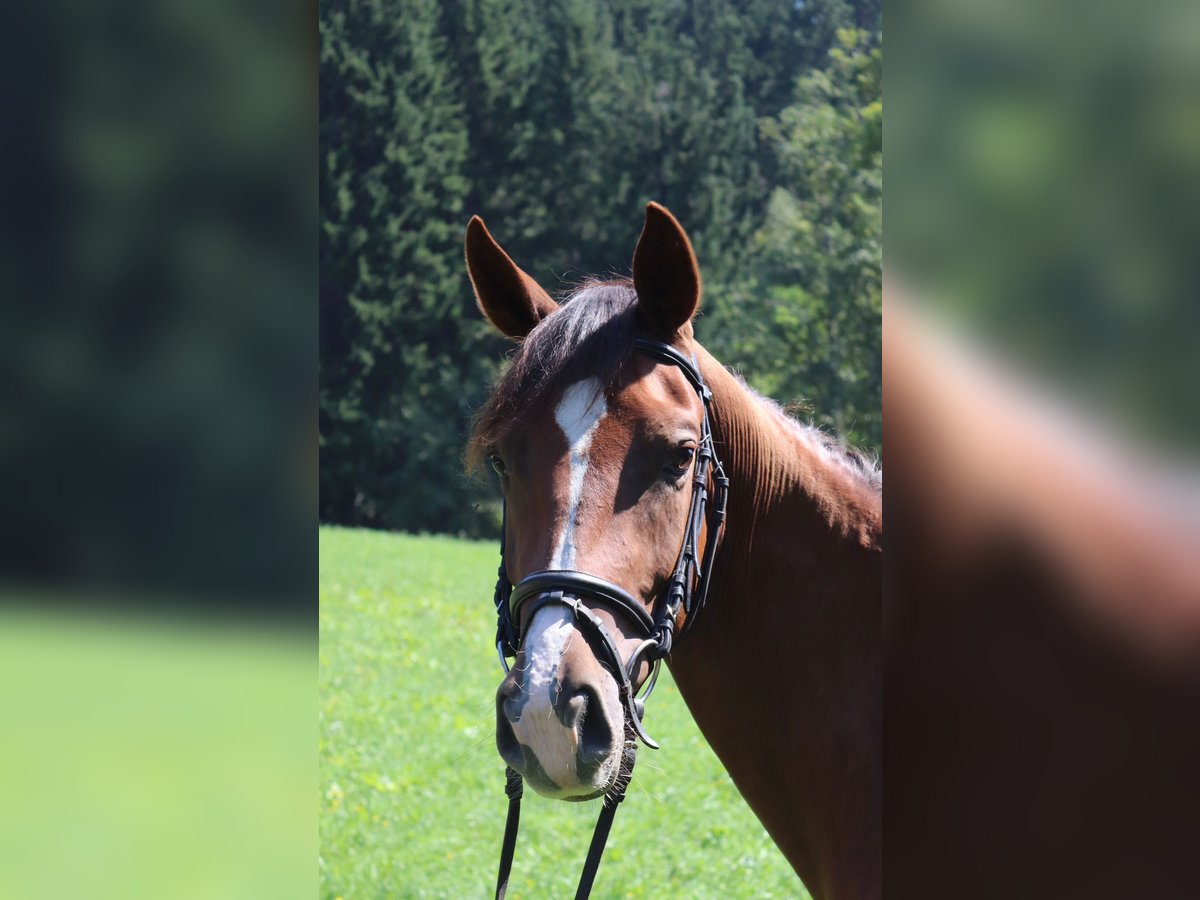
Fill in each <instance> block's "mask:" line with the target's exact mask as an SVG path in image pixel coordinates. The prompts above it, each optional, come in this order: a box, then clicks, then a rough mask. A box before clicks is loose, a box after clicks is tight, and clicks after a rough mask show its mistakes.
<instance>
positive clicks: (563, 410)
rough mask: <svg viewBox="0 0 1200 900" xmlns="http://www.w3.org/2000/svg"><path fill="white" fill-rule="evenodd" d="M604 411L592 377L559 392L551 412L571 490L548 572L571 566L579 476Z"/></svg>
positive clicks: (584, 471)
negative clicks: (562, 441)
mask: <svg viewBox="0 0 1200 900" xmlns="http://www.w3.org/2000/svg"><path fill="white" fill-rule="evenodd" d="M606 412H608V404H607V403H606V402H605V401H604V391H603V390H601V388H600V382H599V381H598V380H597V379H595V378H585V379H583V381H577V382H575V384H573V385H571V386H570V387H569V388H567V389H566V390H565V391H563V395H562V400H560V401H559V403H558V408H557V409H556V410H554V421H555V422H557V423H558V427H559V428H561V429H562V433H563V435H565V436H566V439H567V447H568V448H570V464H571V487H570V494H569V498H568V501H567V518H566V520H565V521H564V522H563V527H562V531H560V532H559V534H558V539H557V540H556V541H555V542H554V552H553V554H552V555H551V560H550V568H552V569H570V568H572V567H574V565H575V525H576V520H577V518H578V516H579V498H580V497H581V496H582V495H583V477H584V476H585V475H586V474H587V469H588V451H589V450H591V447H592V437H593V436H594V435H595V434H596V427H597V426H598V425H599V424H600V420H601V419H603V418H604V414H605V413H606Z"/></svg>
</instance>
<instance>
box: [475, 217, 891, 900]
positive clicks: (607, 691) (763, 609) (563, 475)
mask: <svg viewBox="0 0 1200 900" xmlns="http://www.w3.org/2000/svg"><path fill="white" fill-rule="evenodd" d="M466 259H467V266H468V270H469V273H470V276H471V281H472V284H473V286H474V289H475V294H476V298H477V300H478V303H479V308H480V309H481V310H482V312H483V314H484V315H485V316H486V317H487V319H488V320H489V321H490V322H491V323H492V324H493V325H494V326H495V327H496V328H497V329H499V330H500V331H501V332H502V333H503V334H505V335H507V336H508V337H509V338H512V339H514V340H517V341H519V342H520V344H519V349H518V351H517V353H516V355H515V358H514V360H513V364H512V366H511V368H510V369H509V370H508V372H507V373H506V374H505V376H504V377H503V378H502V379H501V380H500V382H499V384H498V386H497V388H496V390H495V392H494V393H493V396H492V397H491V398H490V400H489V401H488V403H487V405H486V406H485V407H484V409H483V410H481V412H480V414H479V416H478V417H477V421H476V428H475V432H474V434H473V436H472V441H471V449H470V454H471V456H472V457H473V460H474V462H475V463H480V462H482V461H483V460H485V459H490V460H491V462H492V464H493V466H494V467H495V468H496V470H497V471H498V472H499V473H500V474H501V479H502V483H503V491H504V496H505V503H506V528H505V542H504V547H503V552H504V559H505V562H506V566H507V578H508V579H509V580H511V582H512V583H513V584H516V583H518V582H519V581H521V579H523V578H525V577H526V576H527V575H529V574H530V573H533V572H537V571H540V570H552V571H560V570H574V571H575V572H579V573H586V574H587V576H594V577H595V578H597V579H603V580H604V581H605V582H607V583H610V584H614V585H617V586H619V588H621V589H623V590H624V592H626V595H629V596H632V597H633V598H636V600H637V601H638V602H639V603H641V604H643V605H644V607H645V609H646V610H647V612H650V611H652V610H653V609H654V608H655V604H656V602H657V600H658V599H659V598H660V595H661V593H662V592H663V590H664V587H665V586H666V585H667V583H668V580H669V578H670V577H671V575H672V572H673V571H674V570H675V567H676V562H677V559H678V557H679V556H680V546H681V541H682V539H683V536H684V534H685V531H686V529H687V525H688V519H689V501H690V498H691V496H692V492H691V491H690V490H688V489H687V488H688V487H689V486H690V485H691V484H692V478H691V476H692V475H693V474H695V473H693V471H692V470H693V468H694V467H695V466H696V465H698V463H697V459H698V458H703V454H702V453H699V451H701V450H703V447H702V446H701V444H702V440H703V426H704V424H705V404H704V402H703V401H702V394H701V393H698V391H697V389H696V386H695V384H694V383H689V380H688V378H686V377H685V374H686V373H685V371H684V368H685V367H684V366H681V365H672V364H669V363H668V362H666V361H663V360H662V359H657V358H654V357H653V356H649V355H646V354H645V353H637V352H634V341H635V339H637V338H639V337H640V338H647V337H648V338H650V339H652V340H654V341H658V342H662V343H665V344H668V345H669V346H670V347H672V348H674V349H675V350H677V351H678V352H679V353H680V354H682V355H683V357H685V358H686V359H688V360H693V361H694V365H695V366H696V368H697V369H698V370H699V373H700V375H702V379H703V384H706V385H707V387H708V389H709V390H711V403H710V405H709V410H708V414H709V416H710V417H711V434H712V444H713V447H714V448H715V449H716V451H717V453H718V455H719V456H720V458H721V459H722V460H723V461H724V465H725V470H726V473H727V476H728V480H729V486H728V497H729V502H728V518H727V525H726V527H725V530H724V533H723V534H722V535H721V536H720V539H719V544H718V545H717V546H716V552H715V557H714V564H713V569H712V576H711V589H710V591H709V595H708V600H707V603H706V605H705V608H704V609H703V611H702V613H701V612H700V610H699V609H693V610H692V614H693V618H694V621H692V622H691V623H681V626H687V631H686V633H681V634H679V635H678V636H677V637H676V639H675V641H674V646H673V648H672V650H671V652H670V654H669V656H668V657H667V663H668V665H669V666H670V668H671V671H672V673H673V675H674V678H675V682H676V683H677V685H678V686H679V690H680V692H681V693H682V695H683V697H684V700H685V701H686V703H687V705H688V708H689V709H690V710H691V713H692V715H693V716H694V718H695V720H696V723H697V725H698V726H699V727H700V730H701V731H702V732H703V733H704V735H705V737H706V738H707V739H708V742H709V744H710V745H711V746H712V748H713V750H714V751H715V752H716V754H717V756H718V757H719V758H720V759H721V761H722V763H723V764H724V765H725V767H726V769H727V770H728V771H729V774H730V776H731V777H732V779H733V782H734V784H735V785H736V786H737V788H738V790H739V791H740V792H741V794H742V796H743V797H745V799H746V801H747V802H748V803H749V804H750V807H751V808H752V809H753V810H754V812H755V814H756V815H757V816H758V818H759V819H760V820H761V821H762V823H763V825H764V826H765V828H766V830H767V831H768V832H769V833H770V835H771V837H772V838H773V839H774V841H775V842H776V844H778V846H779V848H780V849H781V850H782V851H783V853H784V855H785V856H786V857H787V859H788V861H789V862H790V863H791V865H792V867H793V868H794V869H795V870H796V872H797V874H798V875H799V876H800V878H801V879H802V880H803V882H804V884H805V885H806V886H807V888H808V889H809V891H811V893H812V894H813V895H814V896H815V897H818V898H838V897H856V898H857V897H877V896H879V895H880V894H881V861H880V860H881V848H880V828H881V822H880V819H881V811H880V798H881V789H882V785H881V764H880V742H881V690H882V686H881V679H882V661H881V581H882V552H881V544H882V499H881V485H880V481H881V479H880V476H879V473H878V472H877V471H876V470H875V468H874V467H873V466H872V465H871V464H869V463H868V462H866V461H864V460H863V459H862V458H860V457H859V456H857V455H856V454H853V453H850V452H846V451H843V450H841V449H839V448H838V447H837V445H836V444H834V443H833V442H832V441H831V440H830V439H829V438H828V437H827V436H825V435H824V434H822V433H821V432H819V431H817V430H816V429H813V428H810V427H807V426H804V425H802V424H800V423H798V422H797V421H795V420H794V419H792V418H790V417H789V416H788V415H786V414H785V413H784V412H783V411H782V410H781V409H780V408H779V407H778V406H776V405H775V404H774V403H772V402H771V401H769V400H766V399H764V398H762V397H760V396H758V395H757V394H755V393H754V392H753V391H751V390H750V389H749V388H748V387H747V386H746V385H745V384H744V383H743V382H742V381H741V380H739V379H738V378H736V377H735V376H733V375H731V374H730V373H729V372H727V371H726V370H725V368H724V367H723V366H722V365H721V364H720V363H719V362H717V360H715V359H714V358H713V357H712V356H710V355H709V354H708V353H707V352H706V351H705V350H704V348H703V347H701V346H700V345H699V344H698V343H697V342H696V340H695V338H694V336H693V331H692V325H691V320H692V318H693V316H694V315H695V314H696V312H697V309H698V308H699V305H700V294H701V283H700V274H699V270H698V268H697V265H696V261H695V256H694V254H693V251H692V247H691V244H690V242H689V241H688V238H687V236H686V234H685V233H684V231H683V229H682V228H681V227H680V225H679V223H678V222H677V221H676V220H675V218H674V217H673V216H672V215H671V214H670V213H669V212H668V211H667V210H666V209H664V208H663V207H661V206H659V205H657V204H654V203H651V204H650V205H649V206H648V207H647V210H646V219H645V225H644V228H643V231H642V234H641V237H640V239H639V241H638V244H637V248H636V250H635V252H634V257H633V278H632V280H616V281H608V282H597V281H593V282H588V283H585V284H584V285H583V286H582V287H581V288H579V289H577V290H576V291H574V292H573V293H572V294H571V295H570V296H569V297H568V298H567V299H566V300H565V301H564V302H563V303H562V304H561V305H559V304H558V303H556V302H555V301H554V300H552V299H551V298H550V296H549V295H548V294H547V293H546V292H545V291H544V290H543V289H542V288H541V287H539V286H538V284H537V283H536V282H535V281H534V280H533V279H532V278H530V277H529V276H528V275H527V274H525V273H524V272H523V271H521V269H519V268H518V267H517V266H516V265H515V264H514V263H513V262H512V260H511V259H510V258H509V257H508V255H507V254H506V253H505V252H504V251H503V250H502V249H501V248H500V246H499V245H498V244H497V243H496V242H495V240H494V239H493V238H492V236H491V235H490V234H489V233H488V231H487V229H486V228H485V226H484V224H483V222H482V220H481V219H479V218H478V217H476V218H473V219H472V220H471V223H470V225H469V226H468V229H467V238H466ZM710 529H711V523H710ZM705 540H706V537H705V535H703V534H702V535H701V541H702V543H703V542H704V541H705ZM534 605H535V606H536V604H534ZM587 605H588V606H589V607H590V612H591V613H593V614H594V616H595V617H596V618H598V619H599V620H600V621H601V622H602V623H603V625H604V626H605V627H606V628H607V630H608V632H609V633H610V634H611V635H612V643H613V644H615V646H616V648H617V649H618V650H619V653H620V659H621V662H622V663H623V664H627V663H628V662H629V660H630V658H631V656H633V655H634V654H635V651H638V650H639V648H640V647H641V645H642V643H643V637H644V635H643V634H639V633H638V629H637V628H635V627H634V625H635V624H636V623H634V622H633V621H632V618H633V617H631V616H630V615H628V613H627V612H626V611H623V610H622V609H620V608H619V607H617V606H611V605H609V604H606V603H603V602H596V603H593V602H591V601H590V600H589V602H588V604H587ZM529 612H530V611H529V609H523V610H521V621H520V622H519V623H517V624H518V625H519V628H520V633H521V634H522V635H523V636H524V640H523V643H522V644H521V646H520V648H519V650H518V652H517V654H516V658H515V663H514V665H513V666H512V668H511V670H510V671H509V673H508V675H507V676H506V677H505V678H504V680H503V681H502V683H501V685H500V688H499V691H498V692H497V722H496V742H497V746H498V748H499V750H500V755H501V756H502V757H503V759H504V760H505V762H507V763H508V765H509V766H510V767H512V768H513V769H514V770H516V771H517V772H519V773H520V774H521V775H522V776H523V777H524V778H525V779H526V780H527V781H528V782H529V783H530V784H531V785H532V786H533V787H534V788H535V789H536V790H537V791H538V792H539V793H542V794H544V795H546V796H549V797H556V798H561V799H568V800H582V799H589V798H592V797H596V796H599V795H601V794H604V793H605V792H606V791H609V790H610V789H611V788H612V787H613V785H614V783H615V782H616V781H617V779H618V777H619V775H620V770H621V760H622V749H623V746H624V738H625V736H626V729H627V726H628V724H629V723H628V722H627V716H628V715H629V714H628V712H627V709H628V707H627V706H625V705H623V703H622V697H621V690H620V685H619V684H618V681H617V679H616V678H615V677H614V673H613V672H612V671H611V669H612V666H611V665H605V664H602V663H601V662H600V661H599V660H598V659H597V655H596V652H595V649H594V642H592V641H591V640H589V639H588V638H587V636H585V635H581V634H580V632H579V628H578V624H577V619H576V617H574V616H573V615H572V614H571V610H570V609H566V608H564V607H563V606H561V605H557V606H556V605H549V606H542V607H540V608H538V609H535V610H534V611H533V612H532V614H528V613H529ZM698 613H699V614H698ZM632 668H633V671H632V672H631V673H630V674H631V677H632V680H633V683H634V690H636V689H637V686H638V685H640V684H641V683H642V682H643V681H644V680H645V679H646V678H647V676H648V674H649V672H650V668H651V667H650V664H649V663H648V662H647V661H645V659H639V661H638V662H637V664H636V665H634V666H633V667H632ZM701 827H702V826H701Z"/></svg>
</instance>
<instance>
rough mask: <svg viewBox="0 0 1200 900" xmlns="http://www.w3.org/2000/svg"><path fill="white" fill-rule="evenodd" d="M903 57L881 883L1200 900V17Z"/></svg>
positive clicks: (1048, 22) (961, 7) (891, 282)
mask: <svg viewBox="0 0 1200 900" xmlns="http://www.w3.org/2000/svg"><path fill="white" fill-rule="evenodd" d="M888 40H889V51H888V53H889V56H888V68H887V83H888V92H889V113H888V115H889V118H888V131H887V157H886V158H887V164H886V165H887V168H888V173H887V184H888V214H887V219H886V225H885V228H886V239H887V245H888V260H889V266H890V267H891V272H890V274H889V275H888V276H887V277H886V278H885V282H886V286H885V301H884V408H885V410H886V413H887V416H886V425H885V428H884V435H885V446H886V448H887V451H886V452H887V460H888V476H887V496H886V510H887V513H886V516H887V528H888V533H889V539H888V540H889V547H888V552H889V559H890V562H889V569H888V581H887V597H886V604H887V607H886V609H887V617H886V619H885V628H886V634H885V645H886V648H887V665H888V668H887V674H886V679H885V698H884V699H885V704H884V708H885V714H886V717H887V726H886V730H885V747H884V753H885V761H886V762H885V767H886V771H887V777H886V779H885V785H886V787H885V797H884V811H885V825H886V833H885V841H884V855H885V860H884V871H885V872H886V873H887V887H888V894H889V896H896V897H921V898H923V900H924V898H931V897H955V898H959V897H975V898H991V897H996V898H999V897H1013V896H1021V897H1048V898H1059V897H1090V898H1100V897H1135V896H1136V897H1154V898H1168V897H1171V898H1173V897H1179V898H1185V897H1196V896H1200V872H1198V870H1197V868H1196V866H1195V848H1196V843H1195V836H1196V835H1197V834H1200V805H1198V804H1197V803H1196V802H1195V801H1196V797H1198V796H1200V766H1197V764H1196V761H1197V760H1200V490H1198V485H1200V477H1198V473H1197V459H1198V458H1200V393H1198V391H1197V386H1198V385H1200V354H1198V353H1197V352H1196V351H1197V335H1198V334H1200V305H1198V304H1197V303H1196V301H1195V298H1196V285H1197V284H1200V277H1198V276H1200V270H1198V268H1197V266H1198V263H1200V256H1198V255H1197V254H1196V247H1197V246H1198V244H1197V239H1198V237H1200V215H1198V214H1200V203H1197V202H1196V200H1197V197H1200V52H1198V48H1200V7H1197V6H1196V4H1194V3H1184V2H1176V0H1166V2H1162V0H1155V2H1151V3H1145V4H1130V3H1084V4H1080V3H1066V4H1051V5H1046V4H1038V3H1031V2H1024V0H1018V2H1016V3H1005V4H996V3H983V2H978V0H959V2H955V3H952V4H945V3H934V2H924V0H921V2H918V3H916V4H915V5H910V6H907V7H906V8H905V10H904V11H903V13H902V14H900V15H894V16H892V17H891V18H890V19H889V28H888Z"/></svg>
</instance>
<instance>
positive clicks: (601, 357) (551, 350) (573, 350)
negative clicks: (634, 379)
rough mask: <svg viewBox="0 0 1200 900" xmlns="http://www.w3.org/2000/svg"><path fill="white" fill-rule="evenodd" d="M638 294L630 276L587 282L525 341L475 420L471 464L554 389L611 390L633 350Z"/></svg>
mask: <svg viewBox="0 0 1200 900" xmlns="http://www.w3.org/2000/svg"><path fill="white" fill-rule="evenodd" d="M636 315H637V294H636V293H635V292H634V289H633V282H632V281H631V280H630V279H628V278H621V279H616V280H613V281H599V280H589V281H585V282H584V283H583V284H581V285H580V286H579V287H578V288H576V289H575V290H574V291H572V292H571V294H570V295H569V296H568V297H567V298H566V300H564V301H563V303H562V305H561V306H560V307H559V309H558V311H557V312H555V313H554V314H553V315H550V316H547V317H546V318H545V319H543V320H542V321H541V323H539V324H538V326H537V327H536V328H534V329H533V331H531V332H530V333H529V336H528V337H526V338H525V340H524V341H522V343H521V346H520V349H519V350H518V351H517V354H516V356H515V358H514V359H513V362H512V365H511V366H510V367H509V369H508V371H507V372H505V373H504V375H503V377H501V379H500V381H499V383H498V384H497V385H496V388H495V390H494V391H493V392H492V396H491V398H490V399H489V400H488V401H487V403H486V404H484V406H483V408H482V409H480V410H479V412H478V413H477V414H476V416H475V421H474V425H473V428H472V430H471V439H470V442H469V443H468V445H467V466H468V468H469V469H471V470H477V469H478V468H479V466H480V464H481V463H482V462H483V459H484V457H485V456H486V454H487V448H488V447H489V446H491V445H493V444H495V443H496V442H497V441H499V440H501V439H502V438H503V437H504V435H505V434H507V433H508V432H509V431H510V430H511V429H512V428H513V427H514V426H516V425H518V424H519V423H520V422H521V420H522V418H523V417H524V416H525V415H526V414H527V413H528V411H529V410H530V409H536V408H537V407H538V406H539V405H540V404H541V403H542V402H543V401H544V400H545V399H546V397H547V396H548V395H549V394H550V393H551V392H552V391H553V389H554V388H555V387H556V386H558V385H561V384H564V383H570V382H572V381H576V380H578V379H580V378H583V377H586V376H592V377H595V378H598V379H599V380H600V382H601V383H602V384H604V385H605V386H606V387H607V386H610V385H611V384H612V381H613V379H614V378H615V377H616V375H617V373H618V372H619V371H620V369H621V365H622V364H623V363H624V362H625V360H626V359H627V358H628V357H629V354H630V352H631V351H632V349H633V339H634V337H635V335H636V332H637V322H636Z"/></svg>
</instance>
